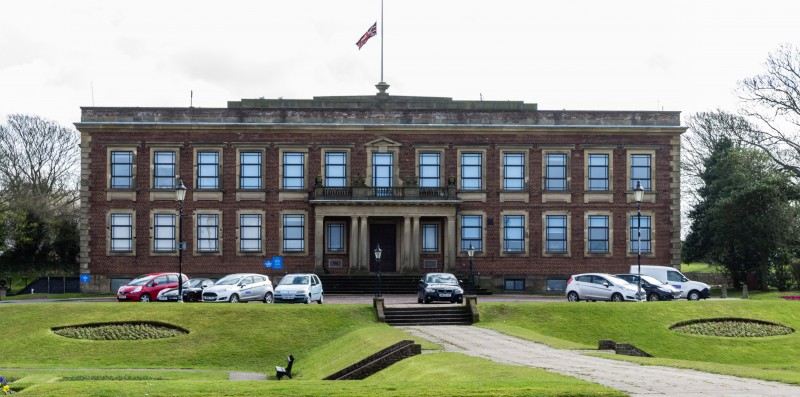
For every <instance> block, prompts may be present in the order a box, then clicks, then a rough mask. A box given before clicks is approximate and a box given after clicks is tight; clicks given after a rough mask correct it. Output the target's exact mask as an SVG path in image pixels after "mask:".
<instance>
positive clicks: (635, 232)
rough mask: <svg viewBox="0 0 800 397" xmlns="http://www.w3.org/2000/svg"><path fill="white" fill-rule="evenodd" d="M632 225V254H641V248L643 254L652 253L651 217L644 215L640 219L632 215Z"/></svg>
mask: <svg viewBox="0 0 800 397" xmlns="http://www.w3.org/2000/svg"><path fill="white" fill-rule="evenodd" d="M630 225H631V230H630V239H631V242H630V247H631V252H639V247H641V252H642V253H650V252H651V244H650V243H651V236H650V216H649V215H642V216H641V217H639V216H637V215H631V217H630ZM639 233H641V234H639ZM640 241H641V245H640Z"/></svg>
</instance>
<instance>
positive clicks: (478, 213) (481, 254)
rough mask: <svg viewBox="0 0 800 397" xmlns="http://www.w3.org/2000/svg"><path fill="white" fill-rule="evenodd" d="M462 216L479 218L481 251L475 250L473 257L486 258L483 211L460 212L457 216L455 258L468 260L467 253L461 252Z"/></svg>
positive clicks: (484, 215) (484, 216)
mask: <svg viewBox="0 0 800 397" xmlns="http://www.w3.org/2000/svg"><path fill="white" fill-rule="evenodd" d="M462 215H474V216H480V217H481V245H482V247H481V248H482V249H481V250H480V251H478V250H477V249H476V250H475V257H476V258H477V257H484V256H486V212H485V211H480V210H467V211H460V212H459V213H458V214H457V218H458V219H457V221H458V226H457V227H456V233H457V236H456V237H457V240H456V244H457V246H456V248H457V256H459V257H462V258H468V257H469V255H467V251H462V250H461V216H462ZM501 250H502V249H501Z"/></svg>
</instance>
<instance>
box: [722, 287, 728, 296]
mask: <svg viewBox="0 0 800 397" xmlns="http://www.w3.org/2000/svg"><path fill="white" fill-rule="evenodd" d="M721 298H722V299H728V286H727V285H725V284H722V296H721Z"/></svg>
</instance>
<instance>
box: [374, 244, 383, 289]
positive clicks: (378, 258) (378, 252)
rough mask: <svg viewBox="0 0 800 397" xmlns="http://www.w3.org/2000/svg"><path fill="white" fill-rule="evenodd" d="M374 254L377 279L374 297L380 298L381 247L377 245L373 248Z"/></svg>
mask: <svg viewBox="0 0 800 397" xmlns="http://www.w3.org/2000/svg"><path fill="white" fill-rule="evenodd" d="M372 252H373V253H374V254H375V262H376V263H377V267H378V279H377V284H376V285H375V297H378V298H380V297H382V296H383V294H382V293H381V254H383V251H382V250H381V245H380V244H377V245H376V246H375V251H372Z"/></svg>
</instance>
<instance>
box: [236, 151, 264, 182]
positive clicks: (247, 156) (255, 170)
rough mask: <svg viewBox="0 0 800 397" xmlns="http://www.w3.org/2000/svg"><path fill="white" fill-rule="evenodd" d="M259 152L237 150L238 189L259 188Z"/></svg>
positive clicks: (260, 160) (260, 166) (260, 178)
mask: <svg viewBox="0 0 800 397" xmlns="http://www.w3.org/2000/svg"><path fill="white" fill-rule="evenodd" d="M261 162H262V155H261V152H247V151H241V152H239V189H242V190H249V189H261V180H262V177H261V170H262V169H263V168H264V167H262V165H261Z"/></svg>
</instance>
